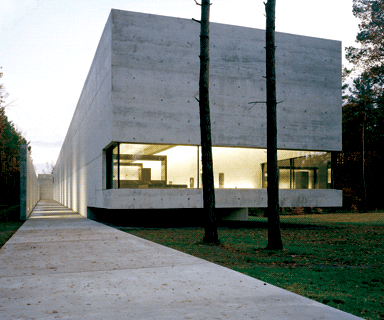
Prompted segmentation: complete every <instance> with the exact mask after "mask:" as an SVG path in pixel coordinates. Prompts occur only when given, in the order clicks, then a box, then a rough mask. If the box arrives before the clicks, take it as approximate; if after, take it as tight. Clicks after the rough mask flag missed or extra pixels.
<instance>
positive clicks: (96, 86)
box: [54, 17, 112, 216]
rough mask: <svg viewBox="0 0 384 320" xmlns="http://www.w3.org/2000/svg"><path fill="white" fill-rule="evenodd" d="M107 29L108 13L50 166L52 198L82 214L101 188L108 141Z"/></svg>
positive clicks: (109, 35) (108, 63)
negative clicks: (61, 139)
mask: <svg viewBox="0 0 384 320" xmlns="http://www.w3.org/2000/svg"><path fill="white" fill-rule="evenodd" d="M111 29H112V20H111V17H110V18H109V19H108V21H107V23H106V26H105V28H104V32H103V35H102V37H101V40H100V43H99V45H98V48H97V50H96V54H95V57H94V59H93V62H92V65H91V68H90V71H89V73H88V76H87V79H86V81H85V84H84V87H83V91H82V93H81V96H80V98H79V101H78V104H77V107H76V110H75V113H74V115H73V118H72V122H71V124H70V126H69V129H68V132H67V135H66V138H65V140H64V143H63V147H62V149H61V151H60V155H59V158H58V160H57V163H56V166H55V170H54V199H55V200H57V201H59V202H60V203H62V204H64V205H66V206H68V207H70V208H71V209H73V210H75V211H76V212H79V213H80V214H82V215H84V216H86V210H87V209H86V208H87V205H89V203H90V202H92V203H94V202H95V201H96V199H95V194H96V190H98V189H102V150H103V148H105V147H106V145H108V144H109V143H110V142H111V141H112V136H111V130H112V121H111V119H112V108H111V90H112V81H111V78H112V73H111V65H112V62H111Z"/></svg>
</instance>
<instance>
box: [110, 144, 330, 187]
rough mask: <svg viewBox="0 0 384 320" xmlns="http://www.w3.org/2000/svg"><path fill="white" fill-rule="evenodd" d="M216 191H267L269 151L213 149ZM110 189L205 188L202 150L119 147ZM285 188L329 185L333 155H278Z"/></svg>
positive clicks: (114, 153) (114, 155) (284, 152)
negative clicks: (236, 189)
mask: <svg viewBox="0 0 384 320" xmlns="http://www.w3.org/2000/svg"><path fill="white" fill-rule="evenodd" d="M212 155H213V171H214V184H215V188H224V189H235V188H239V189H240V188H241V189H261V188H266V187H267V174H268V173H267V164H266V161H267V153H266V150H265V149H254V148H238V147H213V148H212ZM106 159H107V170H106V172H107V188H108V189H109V188H202V165H201V147H199V146H183V145H157V144H156V145H155V144H130V143H116V144H114V145H113V146H111V147H110V148H108V149H107V150H106ZM278 167H279V188H280V189H326V188H329V187H330V184H331V182H330V179H331V178H330V177H331V168H330V153H327V152H313V151H294V150H279V151H278Z"/></svg>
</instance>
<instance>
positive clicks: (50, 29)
mask: <svg viewBox="0 0 384 320" xmlns="http://www.w3.org/2000/svg"><path fill="white" fill-rule="evenodd" d="M263 1H266V0H236V1H235V0H212V1H211V2H212V6H211V21H212V22H219V23H226V24H232V25H240V26H246V27H251V28H259V29H265V16H264V13H265V9H264V4H263ZM111 8H115V9H122V10H128V11H137V12H144V13H152V14H159V15H167V16H174V17H181V18H187V19H191V18H195V19H199V18H200V7H198V6H197V5H196V4H195V2H194V0H168V1H164V0H0V66H1V67H3V69H2V72H3V73H4V76H3V78H2V79H1V80H0V81H1V83H3V84H4V86H5V88H6V90H7V92H8V93H9V94H10V96H9V98H8V101H7V102H10V101H11V100H15V101H14V103H13V104H12V106H11V107H10V108H7V110H6V114H7V115H8V117H9V119H10V120H12V121H13V122H14V123H15V124H16V126H17V127H18V128H19V129H21V131H22V132H23V133H24V136H25V137H26V139H27V140H28V141H31V146H32V157H33V161H34V164H35V166H36V168H37V171H38V173H41V170H42V169H43V168H44V167H45V163H46V162H53V163H56V160H57V157H58V155H59V152H60V149H61V145H62V143H63V141H64V138H65V135H66V133H67V130H68V127H69V124H70V122H71V119H72V115H73V113H74V111H75V108H76V104H77V101H78V99H79V97H80V93H81V90H82V88H83V85H84V81H85V79H86V77H87V74H88V71H89V68H90V66H91V63H92V59H93V56H94V54H95V51H96V47H97V45H98V42H99V39H100V37H101V34H102V31H103V28H104V25H105V23H106V21H107V18H108V15H109V13H110V10H111ZM358 23H359V20H358V19H355V18H354V17H353V15H352V0H277V6H276V31H280V32H286V33H294V34H300V35H306V36H312V37H319V38H326V39H333V40H340V41H342V42H343V47H345V46H350V45H355V44H354V40H355V37H356V33H357V31H358ZM197 36H198V35H197ZM213 42H214V39H212V38H211V43H213ZM344 63H345V61H344Z"/></svg>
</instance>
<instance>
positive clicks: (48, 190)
mask: <svg viewBox="0 0 384 320" xmlns="http://www.w3.org/2000/svg"><path fill="white" fill-rule="evenodd" d="M37 179H38V182H39V190H40V198H39V199H40V200H53V175H52V174H39V175H38V177H37Z"/></svg>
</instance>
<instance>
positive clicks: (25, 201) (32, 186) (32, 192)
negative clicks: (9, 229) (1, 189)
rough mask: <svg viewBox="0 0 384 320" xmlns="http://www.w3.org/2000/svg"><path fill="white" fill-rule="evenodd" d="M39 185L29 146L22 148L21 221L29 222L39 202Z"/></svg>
mask: <svg viewBox="0 0 384 320" xmlns="http://www.w3.org/2000/svg"><path fill="white" fill-rule="evenodd" d="M39 198H40V193H39V184H38V181H37V176H36V172H35V168H34V166H33V163H32V158H31V152H30V151H29V150H28V146H27V145H22V146H21V147H20V220H27V219H28V217H29V215H30V214H31V212H32V210H33V208H34V207H35V205H36V203H37V202H38V201H39Z"/></svg>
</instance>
